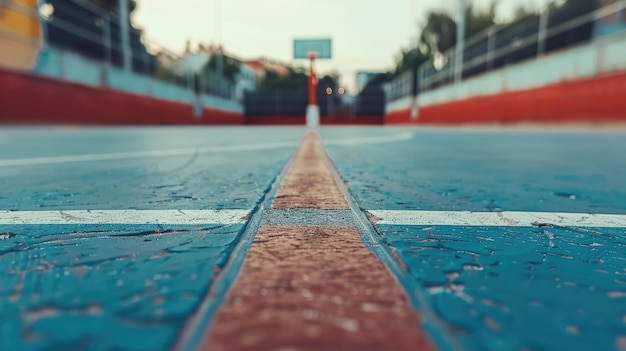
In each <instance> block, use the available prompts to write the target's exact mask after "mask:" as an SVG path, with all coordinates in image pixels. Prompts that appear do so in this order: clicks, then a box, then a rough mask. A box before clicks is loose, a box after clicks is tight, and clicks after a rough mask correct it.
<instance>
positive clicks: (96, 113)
mask: <svg viewBox="0 0 626 351" xmlns="http://www.w3.org/2000/svg"><path fill="white" fill-rule="evenodd" d="M270 5H271V6H270ZM270 5H268V4H264V5H260V4H255V3H254V2H250V1H247V0H237V1H230V2H222V0H212V1H205V2H197V1H180V2H176V3H175V4H174V3H173V2H171V1H170V2H166V1H148V0H143V1H141V0H0V102H1V106H2V107H1V108H0V122H2V123H11V124H16V123H17V124H26V123H45V124H54V123H71V124H227V125H242V124H304V121H305V111H306V106H307V82H308V63H307V62H306V61H299V60H294V59H293V57H292V56H291V53H292V46H293V39H294V38H296V37H316V36H318V37H319V36H321V37H328V38H331V40H332V45H333V58H332V59H331V60H329V61H319V62H318V69H317V70H318V76H319V84H318V86H317V96H318V104H319V108H320V112H321V116H322V123H323V124H502V123H528V122H533V123H536V122H539V123H580V122H582V123H607V122H608V123H614V122H624V121H626V102H625V101H624V99H623V98H622V97H621V96H622V95H623V91H624V90H625V88H626V1H623V0H555V1H545V0H538V1H532V2H529V1H516V0H500V1H496V0H494V1H483V0H474V1H473V0H448V1H445V2H437V1H432V0H423V1H418V0H393V1H386V2H381V1H373V0H372V1H365V2H359V3H358V4H355V3H351V4H349V5H348V4H334V3H328V2H319V1H299V2H297V4H296V3H294V2H293V1H291V2H285V1H279V0H277V1H276V3H275V4H270ZM285 14H290V15H285ZM153 36H154V37H153ZM231 48H232V49H231Z"/></svg>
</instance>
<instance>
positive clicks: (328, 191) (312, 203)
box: [272, 132, 349, 210]
mask: <svg viewBox="0 0 626 351" xmlns="http://www.w3.org/2000/svg"><path fill="white" fill-rule="evenodd" d="M272 208H274V209H293V208H315V209H327V210H347V209H348V208H349V207H348V203H347V202H346V199H345V198H344V197H343V194H341V192H340V191H339V189H337V185H336V184H335V180H334V179H333V177H332V175H331V173H330V169H329V168H328V164H327V162H326V158H325V151H324V149H323V147H322V144H321V140H320V138H319V136H318V135H317V133H316V132H309V133H308V134H307V136H306V137H305V138H304V140H302V143H301V144H300V146H299V148H298V155H297V156H296V160H295V162H294V164H293V166H292V168H291V170H289V173H288V174H287V178H285V180H284V181H283V183H282V184H281V186H280V188H279V189H278V194H277V195H276V198H275V199H274V202H273V203H272Z"/></svg>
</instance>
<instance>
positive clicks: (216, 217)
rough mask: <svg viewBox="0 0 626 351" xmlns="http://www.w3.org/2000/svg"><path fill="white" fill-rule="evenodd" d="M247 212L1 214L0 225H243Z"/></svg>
mask: <svg viewBox="0 0 626 351" xmlns="http://www.w3.org/2000/svg"><path fill="white" fill-rule="evenodd" d="M249 213H250V211H248V210H184V211H183V210H108V211H102V210H100V211H98V210H74V211H0V225H15V224H66V225H67V224H90V223H98V224H179V225H197V224H207V223H221V224H243V223H244V222H245V219H244V217H246V216H247V215H248V214H249Z"/></svg>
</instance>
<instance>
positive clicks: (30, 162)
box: [0, 132, 413, 167]
mask: <svg viewBox="0 0 626 351" xmlns="http://www.w3.org/2000/svg"><path fill="white" fill-rule="evenodd" d="M412 137H413V134H412V133H410V132H405V133H401V134H395V135H387V136H379V137H367V138H346V139H332V140H328V141H326V142H325V144H327V145H363V144H379V143H390V142H397V141H402V140H408V139H411V138H412ZM299 144H300V141H285V142H275V143H265V144H248V145H230V146H209V147H200V148H186V149H170V150H147V151H128V152H114V153H106V154H84V155H65V156H48V157H31V158H15V159H7V160H0V167H16V166H36V165H46V164H58V163H74V162H95V161H110V160H125V159H134V158H153V157H171V156H185V155H194V154H208V153H222V152H241V151H259V150H271V149H282V148H290V147H296V146H298V145H299Z"/></svg>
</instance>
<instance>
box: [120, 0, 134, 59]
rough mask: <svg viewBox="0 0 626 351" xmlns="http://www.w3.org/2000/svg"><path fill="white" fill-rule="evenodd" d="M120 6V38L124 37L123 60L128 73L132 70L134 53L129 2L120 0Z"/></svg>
mask: <svg viewBox="0 0 626 351" xmlns="http://www.w3.org/2000/svg"><path fill="white" fill-rule="evenodd" d="M117 4H118V6H119V16H120V17H119V22H120V36H121V37H122V58H123V61H122V62H123V63H124V65H123V67H124V70H126V71H131V70H132V65H133V62H132V57H133V56H132V55H133V53H132V51H131V49H130V28H129V23H130V20H129V18H128V0H118V1H117Z"/></svg>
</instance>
